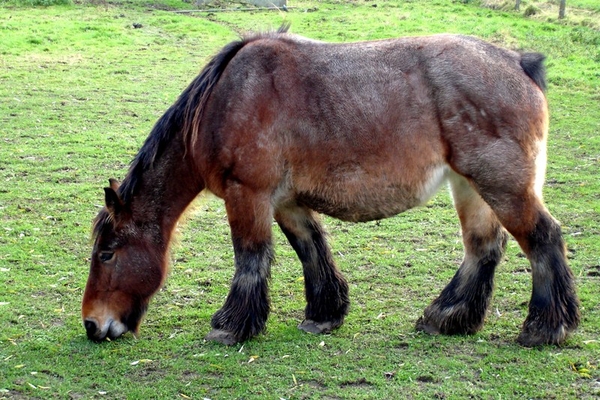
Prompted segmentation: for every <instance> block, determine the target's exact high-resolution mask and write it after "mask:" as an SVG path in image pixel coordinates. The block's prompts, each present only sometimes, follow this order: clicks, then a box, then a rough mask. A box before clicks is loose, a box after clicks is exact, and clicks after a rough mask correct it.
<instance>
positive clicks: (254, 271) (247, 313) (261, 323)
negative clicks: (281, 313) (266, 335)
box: [206, 185, 273, 345]
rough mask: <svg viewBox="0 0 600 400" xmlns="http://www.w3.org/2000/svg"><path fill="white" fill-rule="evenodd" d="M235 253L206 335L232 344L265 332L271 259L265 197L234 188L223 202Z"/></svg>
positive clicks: (269, 214) (268, 210)
mask: <svg viewBox="0 0 600 400" xmlns="http://www.w3.org/2000/svg"><path fill="white" fill-rule="evenodd" d="M225 206H226V208H227V217H228V219H229V225H230V228H231V236H232V240H233V248H234V252H235V275H234V277H233V280H232V282H231V288H230V290H229V294H228V295H227V299H226V300H225V304H224V305H223V307H221V309H220V310H219V311H217V312H216V313H215V314H214V315H213V317H212V321H211V325H212V327H213V330H212V331H211V332H209V334H208V335H207V336H206V339H208V340H214V341H217V342H220V343H223V344H227V345H232V344H235V343H237V342H241V341H244V340H246V339H249V338H251V337H253V336H256V335H257V334H259V333H261V332H262V331H264V329H265V325H266V321H267V317H268V315H269V310H270V301H269V292H268V291H269V288H268V280H269V278H270V270H271V261H272V258H273V251H272V240H271V225H272V222H273V211H272V207H271V203H270V197H269V196H268V195H262V196H261V195H260V194H256V193H253V192H251V191H250V190H248V189H246V188H244V187H242V186H241V185H235V186H233V187H231V188H230V189H229V193H228V196H227V197H226V199H225Z"/></svg>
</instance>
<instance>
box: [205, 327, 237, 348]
mask: <svg viewBox="0 0 600 400" xmlns="http://www.w3.org/2000/svg"><path fill="white" fill-rule="evenodd" d="M205 339H206V340H211V341H213V342H219V343H221V344H224V345H227V346H233V345H234V344H236V343H238V342H239V340H238V339H237V337H236V336H235V335H234V334H233V333H231V332H227V331H224V330H221V329H213V330H212V331H210V332H208V335H206V337H205Z"/></svg>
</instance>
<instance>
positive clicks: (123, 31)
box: [0, 0, 600, 399]
mask: <svg viewBox="0 0 600 400" xmlns="http://www.w3.org/2000/svg"><path fill="white" fill-rule="evenodd" d="M567 3H568V4H569V3H573V7H575V6H576V7H578V8H582V9H584V10H592V11H593V10H594V9H597V7H596V8H595V3H594V2H590V1H585V0H579V1H577V2H575V1H572V2H569V1H568V2H567ZM575 3H576V4H575ZM2 4H3V6H2V8H0V182H2V186H0V222H1V224H0V225H1V226H0V398H3V397H6V398H76V399H77V398H95V397H105V398H159V397H160V398H186V396H187V397H191V398H204V397H206V398H211V399H228V398H275V399H277V398H285V399H290V398H327V399H336V398H357V399H360V398H365V399H366V398H369V399H370V398H435V397H437V398H446V399H455V398H456V399H459V398H465V397H469V396H470V397H473V398H485V399H487V398H557V399H564V398H572V399H575V398H594V397H597V396H599V395H600V372H599V370H598V369H597V366H598V365H599V364H600V355H599V354H600V294H599V292H598V285H599V284H600V239H599V238H600V235H599V234H600V228H598V227H599V226H600V183H599V179H598V176H597V175H598V171H599V167H600V139H599V137H598V132H600V107H599V106H598V104H600V46H599V43H600V32H599V31H598V30H597V29H593V28H592V27H590V24H581V23H577V21H571V22H569V23H562V22H560V23H559V22H556V21H555V20H552V21H548V20H547V19H539V18H525V17H523V15H522V14H520V13H516V12H512V11H506V10H494V9H490V8H485V7H481V6H480V4H479V3H477V2H461V1H457V2H453V1H450V0H448V1H446V0H437V1H431V2H420V1H412V2H410V1H407V2H401V1H376V0H372V1H355V2H343V1H337V2H335V1H327V2H316V1H314V2H309V1H303V2H293V3H292V2H290V3H289V4H290V5H291V6H295V7H296V8H295V9H293V10H290V11H289V12H287V13H284V12H247V13H241V12H238V13H206V12H204V13H198V14H193V15H179V14H174V13H172V12H170V11H169V10H170V9H175V8H178V9H187V8H189V7H190V5H189V4H186V3H179V2H177V1H175V0H173V1H169V2H162V3H154V4H150V3H149V2H145V1H144V2H142V1H138V0H136V1H129V2H123V3H121V2H88V3H78V4H63V5H57V6H50V7H30V6H29V5H28V4H27V3H24V2H22V1H19V2H18V3H17V2H16V1H15V2H12V3H10V2H4V3H2ZM374 4H377V7H373V5H374ZM595 12H596V14H594V12H591V13H590V15H591V17H590V18H592V19H591V21H592V23H591V26H598V18H599V17H598V14H597V11H595ZM284 21H289V22H291V23H292V28H291V30H292V31H293V32H294V33H297V34H302V35H305V36H308V37H312V38H315V39H322V40H329V41H352V40H366V39H376V38H384V37H394V36H401V35H422V34H428V33H437V32H460V33H466V34H472V35H476V36H479V37H482V38H484V39H487V40H490V41H492V42H495V43H498V44H501V45H504V46H507V47H511V48H515V49H524V50H538V51H542V52H544V53H546V54H547V56H548V61H547V65H548V78H549V92H548V96H549V101H550V106H551V112H552V117H551V129H550V130H551V132H550V135H551V136H550V142H549V164H548V179H547V181H548V183H547V185H546V188H545V198H546V201H547V203H548V207H549V208H550V210H551V212H552V213H553V214H554V216H555V217H556V218H558V219H559V220H560V221H561V222H562V224H563V230H564V233H565V236H566V240H567V245H568V248H569V258H570V263H571V266H572V268H573V271H574V273H575V275H576V277H577V285H578V289H579V295H580V297H581V302H582V313H583V321H582V324H581V326H580V328H579V329H578V331H577V332H576V333H575V334H574V335H573V337H572V338H571V339H570V340H569V341H568V342H567V343H566V344H565V345H564V346H563V347H542V348H540V349H525V348H521V347H519V346H517V345H516V344H515V342H514V339H515V337H516V336H517V334H518V332H519V329H520V324H521V323H522V321H523V320H524V318H525V315H526V313H527V301H528V299H529V296H530V288H531V276H530V274H529V273H528V272H527V270H526V269H527V268H528V263H527V261H526V259H524V258H523V257H522V255H521V253H520V250H519V249H518V247H517V245H516V244H515V243H514V241H511V242H510V243H509V246H508V250H507V253H506V256H505V260H504V261H503V263H502V264H501V266H500V268H499V271H498V274H497V281H496V292H495V297H494V300H493V303H492V306H491V309H490V314H489V316H488V318H487V323H486V325H485V327H484V329H483V330H482V331H481V332H480V333H478V334H476V335H474V336H471V337H461V336H458V337H431V336H427V335H422V334H417V333H415V332H414V329H413V326H414V323H415V321H416V319H417V318H418V317H419V316H420V314H421V312H422V310H423V309H424V308H425V307H426V306H427V304H428V303H429V302H430V301H431V300H432V299H433V298H434V297H435V296H437V294H438V293H439V292H440V291H441V289H442V288H443V287H444V285H445V284H446V283H447V282H448V281H449V279H450V278H451V277H452V275H453V274H454V272H455V270H456V267H457V265H458V263H459V262H460V259H461V257H462V244H461V238H460V235H459V225H458V220H457V218H456V215H455V212H454V210H453V209H452V205H451V200H450V197H449V195H448V193H447V192H446V191H442V192H441V193H440V194H439V195H438V196H437V197H435V198H434V199H433V200H432V201H431V202H430V203H429V204H428V205H427V206H425V207H423V208H420V209H416V210H411V211H409V212H407V213H405V214H402V215H400V216H398V217H395V218H392V219H388V220H384V221H381V222H379V223H366V224H347V223H341V222H339V221H335V220H332V219H328V218H326V219H325V223H326V226H327V229H328V231H329V232H330V233H331V238H330V242H331V245H332V248H333V253H334V255H335V258H336V260H337V262H338V265H339V267H340V269H341V270H342V271H343V272H344V274H345V275H346V277H347V278H348V281H349V282H350V290H351V293H350V295H351V301H352V306H351V312H350V315H349V316H348V317H347V320H346V323H345V325H344V326H343V327H341V328H340V329H339V330H337V331H335V332H334V333H333V334H331V335H326V336H313V335H308V334H304V333H302V332H300V331H298V330H297V329H296V324H297V323H298V322H300V320H301V319H302V316H303V312H302V310H303V308H304V296H303V282H302V273H301V267H300V264H299V262H298V261H297V259H296V257H295V255H294V253H293V250H292V249H291V247H290V246H289V245H288V244H287V243H286V242H285V240H284V237H283V235H281V234H280V233H279V232H277V233H276V237H275V239H276V250H277V260H276V262H275V265H274V266H273V280H272V284H271V287H272V301H273V311H272V314H271V317H270V319H269V322H268V331H267V333H266V334H265V335H261V336H259V337H257V338H256V339H253V340H251V341H249V342H247V343H245V344H244V345H243V346H241V345H238V346H234V347H224V346H221V345H218V344H214V343H206V342H205V341H204V340H203V337H204V335H205V334H206V333H207V332H208V331H209V329H210V324H209V322H210V316H211V315H212V313H214V312H215V311H216V310H217V309H218V308H219V307H220V305H221V304H222V302H223V300H224V298H225V296H226V293H227V290H228V286H229V281H230V279H231V276H232V274H233V263H232V259H233V251H232V249H231V245H230V239H229V236H228V226H227V222H226V218H225V211H224V207H223V204H222V203H221V202H220V201H218V200H216V199H214V198H210V197H207V198H201V199H200V200H199V201H198V204H197V205H196V207H195V209H194V211H193V212H191V213H190V216H189V217H188V218H187V222H186V224H185V225H183V226H182V227H181V228H180V229H181V232H180V234H179V240H178V242H179V244H178V245H176V246H175V248H174V251H173V255H172V271H171V274H170V278H169V280H168V282H167V284H166V286H165V288H164V289H163V290H161V291H160V292H159V293H158V294H157V296H156V297H155V299H154V300H153V302H152V304H151V306H150V310H149V313H148V316H147V318H146V319H145V321H144V323H143V325H142V330H141V336H140V338H139V339H134V338H133V337H131V336H130V335H127V336H126V337H124V338H122V339H119V340H115V341H113V342H103V343H101V344H95V343H92V342H89V341H88V340H87V339H86V337H85V332H84V330H83V328H82V326H81V321H80V316H79V312H80V311H79V306H80V301H81V297H82V294H83V287H84V285H85V281H86V278H87V270H88V257H89V253H90V250H91V245H90V241H89V234H90V226H91V221H92V219H93V217H94V216H95V214H96V212H97V211H98V207H99V206H100V205H101V204H102V201H103V192H102V187H103V186H105V184H106V182H107V179H108V178H109V177H115V178H122V177H123V176H124V174H125V172H126V170H127V166H128V163H129V161H130V160H131V159H132V158H133V156H134V155H135V154H136V152H137V150H138V148H139V146H140V145H141V143H142V142H143V140H144V139H145V137H146V136H147V134H148V133H149V131H150V129H151V127H152V125H153V124H154V122H155V121H156V119H157V118H158V117H159V116H160V115H161V114H162V113H163V112H164V111H165V110H166V109H167V107H168V106H169V105H170V104H171V103H172V102H173V101H174V100H175V99H176V97H177V96H178V94H179V93H180V92H181V91H182V90H183V88H184V87H185V86H186V85H187V84H188V82H189V81H190V80H191V79H192V78H193V77H194V76H195V75H196V74H197V73H198V71H199V70H200V69H201V67H202V66H203V65H204V64H205V63H206V61H207V60H208V59H209V57H210V56H211V55H212V54H214V53H215V52H216V51H218V49H219V48H220V47H221V46H222V45H224V44H225V43H227V42H228V41H230V40H232V39H233V38H235V37H236V35H237V33H239V32H245V31H248V30H266V29H271V28H276V27H278V26H279V25H280V24H281V23H282V22H284ZM134 23H136V24H141V25H142V27H141V28H139V29H135V28H134V27H133V24H134Z"/></svg>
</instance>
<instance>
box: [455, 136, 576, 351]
mask: <svg viewBox="0 0 600 400" xmlns="http://www.w3.org/2000/svg"><path fill="white" fill-rule="evenodd" d="M542 128H543V126H542ZM540 131H542V129H540ZM522 137H526V135H525V134H523V136H522ZM523 143H525V144H523ZM523 143H519V141H516V140H504V141H495V142H493V143H492V144H490V145H489V148H483V149H481V151H472V152H469V153H463V154H459V153H455V165H456V166H457V168H458V169H461V170H462V171H464V173H465V175H468V176H469V177H470V182H471V183H472V184H473V187H474V188H475V190H477V192H478V193H479V194H480V196H481V197H482V198H483V199H484V200H485V201H486V203H487V204H489V206H490V207H491V209H492V210H493V211H494V213H495V215H496V216H497V218H498V220H499V221H500V222H501V223H502V225H503V226H504V228H506V230H507V231H508V232H509V233H510V234H511V235H512V236H513V237H514V238H515V239H516V240H517V242H518V243H519V245H520V246H521V249H523V252H524V253H525V254H526V255H527V258H528V259H529V262H530V263H531V272H532V277H533V289H532V294H531V300H530V302H529V314H528V316H527V318H526V319H525V322H524V323H523V328H522V331H521V334H520V335H519V338H518V341H519V342H520V343H521V344H523V345H525V346H537V345H542V344H560V343H562V342H563V341H564V340H565V338H566V337H567V334H568V333H569V332H571V331H573V330H575V328H576V327H577V325H578V324H579V319H580V315H579V301H578V299H577V295H576V293H575V285H574V279H573V273H572V272H571V270H570V269H569V267H568V265H567V260H566V255H565V253H566V250H565V243H564V241H563V237H562V233H561V229H560V226H559V224H558V223H557V222H556V221H555V220H554V218H552V216H551V215H550V213H549V212H548V210H547V209H546V207H544V204H543V202H542V198H541V186H542V182H543V175H544V168H545V157H544V156H545V151H544V150H545V149H544V147H543V146H545V142H544V141H543V140H540V141H538V142H537V143H535V142H532V143H529V147H527V146H526V145H527V143H526V142H523ZM536 147H537V148H536ZM531 149H533V150H531ZM527 150H529V151H527ZM482 154H485V157H483V156H482Z"/></svg>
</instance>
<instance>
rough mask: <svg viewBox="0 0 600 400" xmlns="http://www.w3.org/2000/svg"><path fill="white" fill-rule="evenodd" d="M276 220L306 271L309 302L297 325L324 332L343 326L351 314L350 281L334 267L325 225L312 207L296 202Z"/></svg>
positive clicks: (307, 299)
mask: <svg viewBox="0 0 600 400" xmlns="http://www.w3.org/2000/svg"><path fill="white" fill-rule="evenodd" d="M275 219H276V220H277V223H278V224H279V226H280V227H281V230H282V231H283V233H284V234H285V236H286V237H287V239H288V241H289V242H290V244H291V245H292V247H293V248H294V250H295V251H296V254H298V258H300V261H301V262H302V267H303V270H304V287H305V294H306V303H307V304H306V309H305V320H304V321H303V322H302V323H301V324H300V325H299V326H298V328H299V329H302V330H304V331H306V332H310V333H325V332H329V331H331V330H332V329H335V328H337V327H339V326H341V325H342V323H343V322H344V317H345V316H346V314H347V313H348V305H349V300H348V284H347V283H346V281H345V279H344V277H343V276H342V275H341V274H340V272H339V271H338V270H337V268H336V266H335V263H334V261H333V258H332V256H331V251H330V250H329V247H328V245H327V242H326V240H325V233H324V232H323V228H322V227H321V225H320V224H319V222H318V221H317V220H316V218H315V216H314V214H313V212H312V211H311V210H309V209H307V208H303V207H300V206H296V205H292V206H289V205H288V206H287V207H285V208H282V209H280V210H278V211H277V212H276V213H275Z"/></svg>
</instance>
